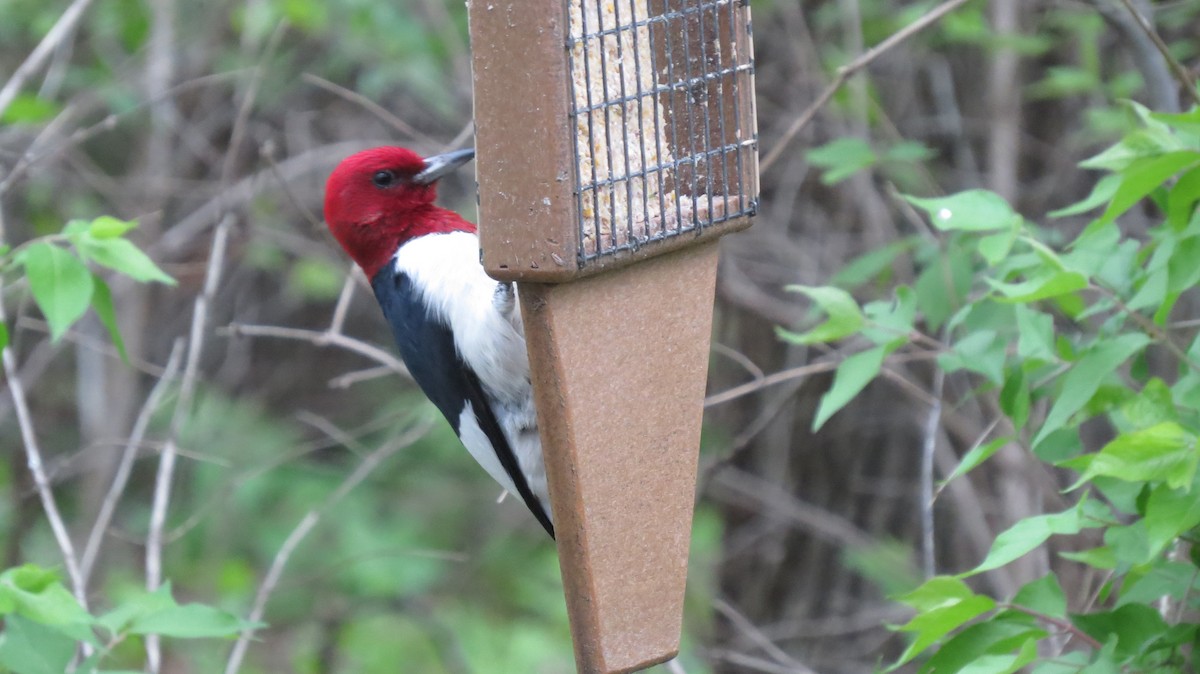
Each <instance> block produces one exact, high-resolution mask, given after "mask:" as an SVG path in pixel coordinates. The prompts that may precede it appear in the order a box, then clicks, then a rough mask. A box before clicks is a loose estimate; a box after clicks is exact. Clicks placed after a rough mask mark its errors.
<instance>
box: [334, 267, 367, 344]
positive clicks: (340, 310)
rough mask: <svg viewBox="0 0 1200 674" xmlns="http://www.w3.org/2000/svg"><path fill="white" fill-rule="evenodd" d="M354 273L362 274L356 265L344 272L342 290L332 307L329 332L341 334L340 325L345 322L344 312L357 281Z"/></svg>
mask: <svg viewBox="0 0 1200 674" xmlns="http://www.w3.org/2000/svg"><path fill="white" fill-rule="evenodd" d="M355 274H359V275H361V274H362V272H360V271H358V266H357V265H355V266H354V268H352V269H351V270H350V273H349V274H346V280H345V281H344V282H343V283H342V292H341V293H339V294H338V300H337V305H335V306H334V307H333V318H332V319H331V320H330V321H329V331H330V332H336V333H338V334H341V332H342V326H344V325H345V324H346V312H348V311H349V310H350V299H351V298H353V297H354V286H355V285H357V281H358V279H357V278H356V277H355Z"/></svg>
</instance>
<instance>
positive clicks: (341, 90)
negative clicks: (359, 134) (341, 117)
mask: <svg viewBox="0 0 1200 674" xmlns="http://www.w3.org/2000/svg"><path fill="white" fill-rule="evenodd" d="M301 77H303V78H304V81H305V82H308V83H309V84H313V85H316V86H318V87H320V88H322V89H324V90H325V91H328V92H330V93H332V94H336V95H338V96H341V97H342V98H344V99H346V100H347V101H350V102H351V103H354V104H355V105H359V106H362V108H363V109H364V110H366V111H367V112H369V113H371V114H373V115H375V116H376V117H378V118H379V119H381V120H383V122H384V123H385V124H387V125H388V126H390V127H392V128H393V129H395V130H397V131H399V132H400V133H402V134H404V135H406V136H408V137H409V138H412V139H413V140H416V141H419V142H421V143H422V144H424V145H428V146H430V147H434V146H436V145H437V143H436V142H434V141H433V139H431V138H430V137H429V136H426V135H425V134H423V133H421V132H420V131H417V130H416V129H415V128H413V126H412V125H411V124H409V123H408V122H406V121H404V120H403V119H400V118H399V117H397V116H396V115H394V114H392V113H391V112H389V111H388V109H387V108H385V107H383V106H382V105H380V104H378V103H376V102H375V101H372V100H371V99H369V98H367V97H366V96H363V95H362V94H360V93H358V92H357V91H351V90H350V89H347V88H346V87H343V86H342V85H340V84H335V83H333V82H330V81H329V80H327V79H325V78H324V77H320V76H318V75H314V74H312V73H304V75H302V76H301Z"/></svg>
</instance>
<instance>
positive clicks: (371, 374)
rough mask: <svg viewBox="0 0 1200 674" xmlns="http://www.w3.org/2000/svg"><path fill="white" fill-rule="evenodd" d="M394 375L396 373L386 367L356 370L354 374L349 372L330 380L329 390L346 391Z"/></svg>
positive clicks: (378, 366)
mask: <svg viewBox="0 0 1200 674" xmlns="http://www.w3.org/2000/svg"><path fill="white" fill-rule="evenodd" d="M393 374H395V373H394V372H393V371H392V368H390V367H388V366H386V365H377V366H375V367H369V368H367V369H365V370H355V371H353V372H347V373H346V374H341V375H338V376H336V377H334V378H333V379H330V380H329V388H336V389H346V388H350V387H351V386H354V385H355V384H361V383H362V382H364V381H370V380H372V379H379V378H380V377H389V376H391V375H393Z"/></svg>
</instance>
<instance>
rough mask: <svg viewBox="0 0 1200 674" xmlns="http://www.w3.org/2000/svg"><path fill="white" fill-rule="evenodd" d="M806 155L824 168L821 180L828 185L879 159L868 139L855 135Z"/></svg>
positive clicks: (812, 150) (809, 160)
mask: <svg viewBox="0 0 1200 674" xmlns="http://www.w3.org/2000/svg"><path fill="white" fill-rule="evenodd" d="M804 156H805V158H806V159H807V160H808V163H810V164H812V165H813V166H817V167H820V168H822V169H824V171H823V172H822V174H821V182H822V183H824V184H826V185H833V184H834V183H839V182H841V181H843V180H845V179H846V178H849V177H850V176H852V175H854V174H855V173H858V172H859V171H861V170H863V169H865V168H868V167H870V166H872V165H874V164H875V162H876V161H878V158H877V157H876V156H875V151H874V150H872V149H871V145H870V144H869V143H867V141H865V140H863V139H861V138H853V137H845V138H838V139H835V140H832V141H830V142H828V143H826V144H824V145H822V146H820V147H815V148H813V149H811V150H809V151H808V152H806V153H805V155H804Z"/></svg>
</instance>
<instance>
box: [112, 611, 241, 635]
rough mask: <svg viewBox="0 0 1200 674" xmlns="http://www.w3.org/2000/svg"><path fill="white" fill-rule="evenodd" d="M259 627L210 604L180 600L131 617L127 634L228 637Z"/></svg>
mask: <svg viewBox="0 0 1200 674" xmlns="http://www.w3.org/2000/svg"><path fill="white" fill-rule="evenodd" d="M257 627H262V624H261V623H250V622H246V621H244V620H242V619H241V618H238V617H237V616H235V615H233V614H232V613H229V612H228V611H222V610H221V609H218V608H216V607H213V606H205V605H203V604H184V605H182V606H172V607H170V608H164V609H162V610H160V611H155V612H153V613H150V614H149V615H144V616H140V617H138V618H135V619H134V620H133V622H132V623H131V624H130V625H129V633H130V634H158V635H160V636H164V637H175V638H178V639H199V638H211V637H232V636H236V635H238V634H241V633H242V631H243V630H247V629H253V628H257Z"/></svg>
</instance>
